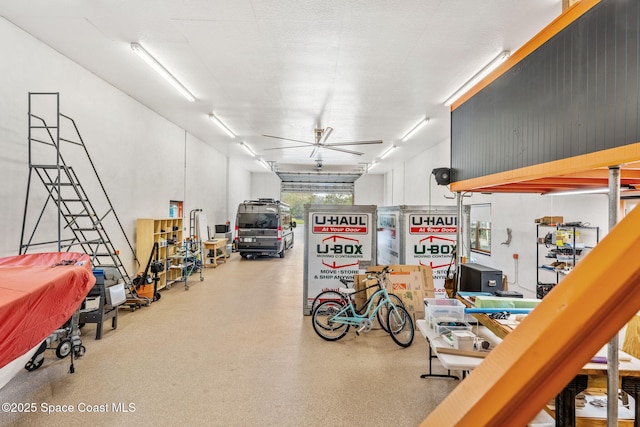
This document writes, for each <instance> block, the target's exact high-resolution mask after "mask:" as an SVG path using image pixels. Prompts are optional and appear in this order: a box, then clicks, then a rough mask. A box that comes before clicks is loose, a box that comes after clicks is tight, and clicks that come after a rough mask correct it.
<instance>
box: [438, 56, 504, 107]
mask: <svg viewBox="0 0 640 427" xmlns="http://www.w3.org/2000/svg"><path fill="white" fill-rule="evenodd" d="M510 55H511V52H509V51H508V50H505V51H504V52H501V53H500V55H498V56H496V57H495V58H494V59H493V60H492V61H491V62H489V63H488V64H487V65H485V67H484V68H483V69H482V70H480V71H478V72H477V73H476V75H474V76H473V77H471V78H470V79H469V80H468V81H467V82H466V83H465V84H463V85H462V86H461V87H460V89H458V90H457V91H455V92H454V93H453V95H451V96H450V97H449V98H447V100H446V101H444V105H445V106H447V107H449V106H450V105H451V104H453V103H454V102H456V100H457V99H458V98H460V97H461V96H462V95H464V94H465V93H466V92H467V91H468V90H469V89H471V88H472V87H473V86H475V85H476V83H478V82H479V81H480V80H482V79H484V78H485V77H486V76H487V75H488V74H489V73H490V72H492V71H493V70H495V69H496V68H497V67H498V65H500V64H502V63H503V62H504V61H505V60H506V59H507V58H508V57H509V56H510Z"/></svg>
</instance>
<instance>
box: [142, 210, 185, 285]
mask: <svg viewBox="0 0 640 427" xmlns="http://www.w3.org/2000/svg"><path fill="white" fill-rule="evenodd" d="M182 233H183V227H182V218H160V219H154V218H138V220H137V221H136V257H137V258H138V260H139V261H140V264H141V265H140V271H144V268H145V267H146V264H147V262H148V261H149V256H150V255H151V250H152V249H153V244H154V243H156V242H157V243H158V246H159V253H158V259H159V260H162V261H163V262H164V265H165V270H164V271H163V272H160V273H159V274H158V277H159V279H160V281H159V282H158V290H160V289H163V288H166V287H170V286H171V284H173V282H175V281H177V280H181V278H182V269H181V268H175V267H174V268H171V265H172V263H174V262H179V261H176V259H177V258H178V257H177V255H178V250H179V249H180V248H182V245H183V234H182Z"/></svg>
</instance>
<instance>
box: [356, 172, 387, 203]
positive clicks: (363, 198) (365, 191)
mask: <svg viewBox="0 0 640 427" xmlns="http://www.w3.org/2000/svg"><path fill="white" fill-rule="evenodd" d="M384 178H385V176H384V175H383V174H364V175H362V176H361V177H360V178H358V179H357V180H356V182H355V183H354V189H353V204H354V205H376V206H383V204H384V192H383V191H381V190H382V188H383V187H384Z"/></svg>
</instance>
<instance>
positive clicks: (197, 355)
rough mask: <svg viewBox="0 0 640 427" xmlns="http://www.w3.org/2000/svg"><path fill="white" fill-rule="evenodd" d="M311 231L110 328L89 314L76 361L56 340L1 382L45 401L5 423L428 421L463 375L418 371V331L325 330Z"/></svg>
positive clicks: (9, 396)
mask: <svg viewBox="0 0 640 427" xmlns="http://www.w3.org/2000/svg"><path fill="white" fill-rule="evenodd" d="M303 237H304V233H303V228H302V227H299V228H298V229H297V230H296V246H295V247H294V248H293V249H291V250H290V251H288V252H287V256H286V258H284V259H279V258H259V259H257V260H244V259H241V258H240V256H239V255H238V254H232V256H231V257H230V258H229V260H228V262H227V263H226V264H222V265H220V266H219V267H218V268H216V269H205V271H204V277H205V280H204V281H202V282H200V281H198V280H197V278H193V279H190V281H189V283H190V289H189V290H188V291H185V290H184V288H183V287H181V286H174V287H172V289H170V290H165V291H163V292H162V298H161V299H160V300H159V301H157V302H154V303H153V304H152V305H151V306H150V307H145V308H142V309H140V310H137V311H135V312H129V311H126V310H121V311H120V313H119V324H118V328H117V329H116V330H111V329H109V328H108V327H107V328H106V329H105V331H104V332H103V338H102V340H99V341H96V340H95V339H94V337H95V325H86V326H85V327H84V328H83V329H82V331H83V341H84V344H85V346H86V348H87V353H86V355H85V356H84V357H83V358H81V359H79V360H78V361H76V373H75V374H72V375H71V374H68V373H67V371H68V368H69V363H68V362H69V361H68V359H63V360H60V359H57V358H56V357H55V355H54V353H53V351H47V353H46V359H45V362H44V364H43V366H42V367H41V368H40V369H38V370H36V371H34V372H27V371H22V372H21V373H19V374H18V375H17V376H16V377H15V378H14V379H13V380H12V381H11V382H10V383H9V384H7V385H6V386H5V387H4V388H3V389H1V390H0V403H5V402H9V403H22V404H29V406H26V405H23V409H25V408H27V409H34V408H35V411H33V412H23V413H6V412H3V413H0V425H1V426H43V425H46V426H63V425H64V426H81V425H93V426H107V425H109V426H113V425H139V426H179V425H184V426H194V425H203V426H279V427H280V426H323V427H324V426H356V427H357V426H367V427H369V426H417V425H418V424H419V423H420V422H421V421H422V420H423V419H424V418H425V417H426V415H427V414H428V413H429V411H431V410H432V409H433V408H434V407H435V406H437V404H438V403H439V402H440V401H441V400H442V399H444V397H445V396H446V395H447V394H448V393H449V392H450V391H451V390H452V389H453V388H454V387H455V386H456V384H457V381H454V380H450V379H441V378H430V379H421V378H420V374H422V373H424V372H426V370H427V366H428V365H427V354H428V347H427V344H426V342H425V340H424V339H423V338H422V336H421V335H420V333H419V332H416V337H415V340H414V342H413V345H412V346H411V347H409V348H407V349H402V348H400V347H399V346H397V345H396V344H395V343H394V342H393V341H392V340H391V338H390V337H389V336H388V335H387V334H385V333H384V332H383V331H381V330H373V331H371V332H369V333H366V334H361V335H360V336H358V337H357V336H356V335H355V333H354V332H351V331H350V332H349V334H348V335H347V336H346V337H345V338H343V339H342V340H340V341H338V342H327V341H324V340H322V339H321V338H320V337H318V336H317V335H316V334H315V332H314V331H313V327H312V326H311V318H310V317H309V316H303V314H302V284H303V262H304V260H303V254H304V246H303V244H304V243H303ZM434 369H435V370H438V371H442V372H444V370H442V368H441V367H440V366H439V365H438V362H437V361H435V360H434ZM65 405H66V406H65ZM48 410H51V413H47V411H48ZM70 410H72V411H73V412H69V411H70ZM89 410H93V411H92V412H89ZM125 410H126V411H125Z"/></svg>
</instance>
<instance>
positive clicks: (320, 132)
mask: <svg viewBox="0 0 640 427" xmlns="http://www.w3.org/2000/svg"><path fill="white" fill-rule="evenodd" d="M331 132H333V128H331V127H327V128H325V129H315V130H314V135H315V142H309V141H300V140H299V139H291V138H284V137H282V136H273V135H262V136H266V137H267V138H275V139H282V140H284V141H293V142H301V143H303V144H305V145H293V146H291V147H273V148H265V150H284V149H288V148H308V147H313V151H312V152H311V155H310V156H309V157H315V155H316V153H317V152H318V150H320V149H321V148H326V149H327V150H334V151H341V152H343V153H348V154H355V155H357V156H361V155H363V154H364V153H361V152H359V151H353V150H347V149H346V148H338V147H341V146H344V145H364V144H382V140H374V141H350V142H334V143H332V144H330V143H327V139H329V136H330V135H331Z"/></svg>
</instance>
